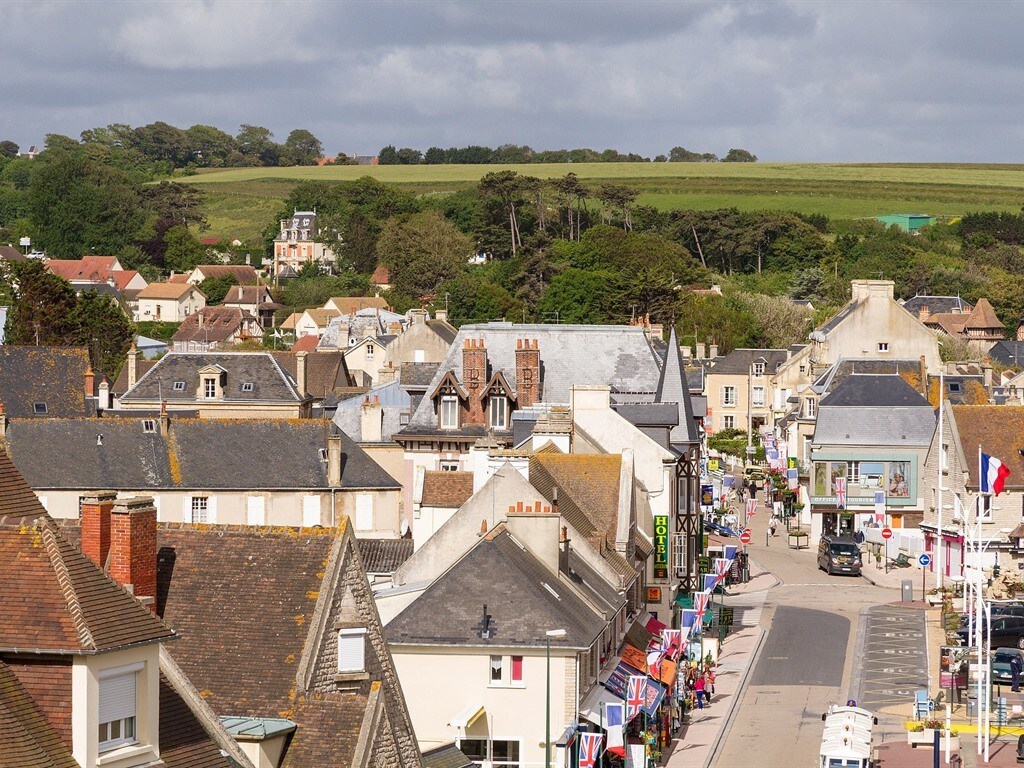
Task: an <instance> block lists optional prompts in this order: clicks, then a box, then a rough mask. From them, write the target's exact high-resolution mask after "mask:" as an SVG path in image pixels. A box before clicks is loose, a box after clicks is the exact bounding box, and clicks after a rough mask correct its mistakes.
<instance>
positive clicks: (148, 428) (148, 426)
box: [142, 419, 156, 432]
mask: <svg viewBox="0 0 1024 768" xmlns="http://www.w3.org/2000/svg"><path fill="white" fill-rule="evenodd" d="M142 431H143V432H156V421H155V420H154V419H143V420H142Z"/></svg>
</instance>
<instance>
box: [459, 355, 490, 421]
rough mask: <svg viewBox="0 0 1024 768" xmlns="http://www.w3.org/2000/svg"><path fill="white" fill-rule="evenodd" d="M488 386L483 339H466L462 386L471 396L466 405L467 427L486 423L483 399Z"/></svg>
mask: <svg viewBox="0 0 1024 768" xmlns="http://www.w3.org/2000/svg"><path fill="white" fill-rule="evenodd" d="M486 384H487V348H486V347H485V346H484V340H483V339H466V343H465V345H464V346H463V348H462V386H463V387H465V389H466V393H467V394H468V395H469V402H468V403H467V405H466V418H465V419H463V422H464V423H465V424H467V425H471V424H483V423H484V404H483V400H482V399H481V397H480V396H481V394H483V391H484V386H485V385H486Z"/></svg>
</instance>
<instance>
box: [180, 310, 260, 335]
mask: <svg viewBox="0 0 1024 768" xmlns="http://www.w3.org/2000/svg"><path fill="white" fill-rule="evenodd" d="M253 321H254V318H253V316H252V315H250V314H249V313H248V312H244V311H242V309H241V308H240V307H203V308H202V309H200V310H199V311H198V312H193V313H192V314H191V315H189V316H188V317H186V318H185V320H184V321H183V322H182V324H181V325H179V326H178V330H176V331H175V332H174V335H173V336H172V337H171V341H173V342H188V341H202V342H207V343H208V342H211V341H227V340H228V339H230V338H231V337H232V336H235V335H236V334H240V333H242V332H244V330H245V327H246V325H247V324H248V323H251V322H253Z"/></svg>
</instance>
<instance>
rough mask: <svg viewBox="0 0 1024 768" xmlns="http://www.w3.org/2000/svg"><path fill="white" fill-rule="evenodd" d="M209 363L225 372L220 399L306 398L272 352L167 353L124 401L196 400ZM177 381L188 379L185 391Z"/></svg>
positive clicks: (289, 399)
mask: <svg viewBox="0 0 1024 768" xmlns="http://www.w3.org/2000/svg"><path fill="white" fill-rule="evenodd" d="M236 311H237V310H236ZM210 365H217V366H220V367H221V368H223V369H224V370H225V371H226V383H225V385H224V400H223V401H218V402H230V401H236V402H243V403H244V402H266V401H272V402H286V403H297V402H300V401H301V400H302V399H303V397H302V396H300V395H299V393H298V392H297V391H296V389H295V381H294V379H292V377H290V376H289V375H288V374H286V373H285V371H284V370H283V369H282V368H281V366H280V365H279V364H278V363H277V361H276V359H275V358H274V356H273V355H272V354H271V353H270V352H168V353H167V354H166V355H164V356H163V357H162V358H160V360H158V361H157V364H156V365H154V366H153V367H152V368H150V369H149V370H148V371H146V373H145V374H142V375H140V376H139V380H138V381H136V382H135V386H134V387H132V388H131V389H130V390H128V392H126V393H125V394H124V395H122V396H121V400H122V401H124V402H127V403H131V402H133V401H155V402H159V401H160V400H161V399H163V400H165V401H167V402H168V403H175V402H187V403H195V402H196V392H197V391H198V389H199V371H200V369H202V368H205V367H207V366H210ZM176 381H183V382H185V388H184V390H182V391H175V390H174V382H176ZM246 382H251V383H252V384H253V391H252V392H243V391H242V384H244V383H246Z"/></svg>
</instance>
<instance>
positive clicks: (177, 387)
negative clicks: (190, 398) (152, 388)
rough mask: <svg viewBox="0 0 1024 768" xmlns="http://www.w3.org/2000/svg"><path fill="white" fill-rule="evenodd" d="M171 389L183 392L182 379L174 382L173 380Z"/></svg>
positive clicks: (183, 384)
mask: <svg viewBox="0 0 1024 768" xmlns="http://www.w3.org/2000/svg"><path fill="white" fill-rule="evenodd" d="M171 389H173V390H174V391H175V392H184V391H185V382H184V381H176V382H174V386H173V387H171Z"/></svg>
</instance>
